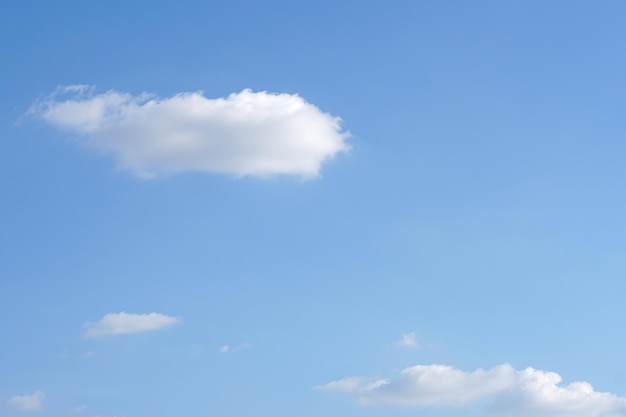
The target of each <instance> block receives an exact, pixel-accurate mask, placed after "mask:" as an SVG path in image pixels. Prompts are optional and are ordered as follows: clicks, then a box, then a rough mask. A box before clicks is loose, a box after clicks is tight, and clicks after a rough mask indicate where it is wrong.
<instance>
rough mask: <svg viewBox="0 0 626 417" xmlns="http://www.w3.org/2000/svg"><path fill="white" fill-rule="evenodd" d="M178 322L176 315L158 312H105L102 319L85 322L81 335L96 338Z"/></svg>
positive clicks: (157, 327)
mask: <svg viewBox="0 0 626 417" xmlns="http://www.w3.org/2000/svg"><path fill="white" fill-rule="evenodd" d="M180 322H181V320H180V319H179V318H178V317H171V316H166V315H165V314H160V313H149V314H129V313H125V312H123V311H122V312H121V313H109V314H106V315H105V316H104V317H103V318H102V320H99V321H96V322H87V323H85V324H84V325H83V327H84V329H85V331H84V333H83V336H84V337H88V338H96V337H104V336H115V335H122V334H130V333H140V332H147V331H151V330H158V329H162V328H165V327H170V326H173V325H175V324H178V323H180Z"/></svg>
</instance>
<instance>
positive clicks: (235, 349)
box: [220, 342, 252, 353]
mask: <svg viewBox="0 0 626 417" xmlns="http://www.w3.org/2000/svg"><path fill="white" fill-rule="evenodd" d="M251 347H252V345H251V344H250V343H248V342H243V343H241V344H239V345H237V346H230V345H222V346H220V352H221V353H229V352H239V351H242V350H246V349H250V348H251Z"/></svg>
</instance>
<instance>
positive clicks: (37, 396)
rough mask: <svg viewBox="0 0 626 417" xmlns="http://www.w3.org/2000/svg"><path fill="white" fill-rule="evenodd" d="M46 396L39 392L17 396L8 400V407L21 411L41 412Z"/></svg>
mask: <svg viewBox="0 0 626 417" xmlns="http://www.w3.org/2000/svg"><path fill="white" fill-rule="evenodd" d="M45 399H46V395H45V394H44V393H43V392H41V391H37V392H35V393H33V394H26V395H16V396H15V397H11V398H9V399H8V400H7V405H9V406H10V407H13V408H15V409H17V410H20V411H39V410H43V408H44V407H43V402H44V400H45Z"/></svg>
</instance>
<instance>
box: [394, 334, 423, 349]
mask: <svg viewBox="0 0 626 417" xmlns="http://www.w3.org/2000/svg"><path fill="white" fill-rule="evenodd" d="M393 344H394V345H395V346H399V347H404V348H413V349H417V348H419V347H420V344H419V343H418V342H417V338H416V336H415V332H411V333H405V334H403V335H402V337H401V338H400V340H397V341H395V342H394V343H393Z"/></svg>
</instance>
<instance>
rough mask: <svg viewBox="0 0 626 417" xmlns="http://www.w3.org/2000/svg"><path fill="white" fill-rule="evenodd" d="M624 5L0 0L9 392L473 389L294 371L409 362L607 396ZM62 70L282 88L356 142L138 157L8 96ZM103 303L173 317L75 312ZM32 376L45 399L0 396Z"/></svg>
mask: <svg viewBox="0 0 626 417" xmlns="http://www.w3.org/2000/svg"><path fill="white" fill-rule="evenodd" d="M625 21H626V3H624V2H622V1H601V2H594V3H591V2H583V1H550V2H543V1H474V2H461V1H441V2H433V1H431V2H427V1H419V2H410V1H391V2H374V1H366V2H361V3H357V2H348V1H340V2H330V1H319V2H310V3H309V4H306V5H305V4H302V3H301V2H287V1H266V2H253V1H245V0H238V1H229V2H213V1H182V2H167V1H151V2H147V1H145V2H144V1H132V2H121V1H108V2H79V1H63V0H61V1H57V2H48V1H23V2H5V4H3V5H1V6H0V51H1V54H2V60H1V62H2V64H1V65H0V195H2V199H1V204H0V214H1V216H0V334H1V335H2V337H1V340H0V415H2V416H7V417H18V416H23V415H37V416H41V417H62V416H70V415H84V416H89V417H96V416H100V417H114V416H117V417H173V416H185V417H206V416H237V417H240V416H272V417H295V416H297V417H309V416H310V417H313V416H329V417H330V416H342V417H356V416H358V417H378V416H385V417H393V416H424V415H427V416H432V417H444V416H476V417H480V416H487V415H491V414H489V413H488V412H487V411H485V408H484V407H483V405H482V403H480V402H479V403H472V404H470V405H468V406H459V407H445V406H444V407H434V408H433V407H415V408H402V407H394V406H383V405H380V406H364V405H360V404H359V403H358V400H357V399H356V398H355V397H354V396H353V395H350V394H346V393H336V392H322V391H320V390H314V389H313V387H314V386H317V385H321V384H326V383H328V382H330V381H336V380H340V379H342V378H346V377H350V376H359V377H378V378H381V377H384V378H390V377H392V376H393V375H395V374H396V373H397V372H398V371H399V370H401V369H403V368H406V367H409V366H413V365H418V364H423V365H429V364H446V365H450V366H454V367H457V368H459V369H462V370H465V371H473V370H475V369H476V368H484V369H490V368H492V367H494V366H496V365H499V364H502V363H509V364H511V365H512V366H513V367H514V368H515V369H524V368H526V367H534V368H536V369H540V370H546V371H553V372H557V373H559V374H560V375H561V376H562V377H563V380H564V382H565V383H570V382H573V381H588V382H590V383H591V384H592V385H593V386H594V388H595V389H596V390H597V391H602V392H612V393H614V394H616V395H618V396H625V395H626V385H625V384H626V357H625V355H624V352H625V351H626V335H625V333H624V331H623V329H622V327H623V326H622V323H623V318H624V316H625V314H626V303H624V295H625V294H626V280H625V279H624V276H625V273H626V217H625V216H624V213H625V211H626V193H624V178H625V177H626V164H624V162H623V161H624V159H625V157H626V145H625V143H626V142H625V139H626V125H625V124H624V110H625V109H626V42H625V39H626V25H624V22H625ZM74 84H87V85H93V86H95V88H96V91H98V92H106V91H108V90H112V89H113V90H117V91H123V92H129V93H131V94H135V95H136V94H141V93H142V92H149V93H153V94H156V95H157V96H160V97H170V96H172V95H175V94H177V93H180V92H193V91H203V92H204V94H205V96H206V97H210V98H217V97H224V96H227V95H228V94H230V93H233V92H240V91H242V90H243V89H245V88H250V89H252V90H253V91H269V92H274V93H289V94H296V93H297V94H299V95H300V96H302V97H303V98H304V99H306V100H307V101H308V102H309V103H312V104H314V105H316V106H318V107H319V108H320V109H321V110H322V111H324V112H328V113H330V114H331V115H333V116H338V117H341V118H342V120H343V127H344V128H345V129H346V130H348V131H350V132H351V134H352V137H351V138H350V139H349V140H348V143H349V144H350V145H351V151H350V152H349V153H348V154H339V155H337V156H336V157H335V158H333V159H332V160H330V161H328V162H327V163H325V164H324V165H323V167H322V170H321V176H320V177H319V178H316V179H312V180H308V181H303V180H301V179H299V178H291V177H289V176H277V177H271V178H254V177H252V178H250V177H247V178H235V177H233V176H229V175H219V174H210V173H180V174H176V175H171V176H166V177H163V178H156V179H152V180H144V179H140V178H137V177H135V176H133V175H132V174H131V173H129V172H127V171H123V170H119V169H116V167H115V161H114V160H113V159H112V158H111V157H107V156H102V155H101V154H99V153H98V152H95V151H94V150H93V149H89V148H87V147H84V146H81V145H80V141H79V140H78V139H77V138H76V137H75V136H74V135H72V134H70V133H68V132H67V131H64V130H59V129H55V128H54V127H51V126H49V125H47V124H45V123H43V122H42V121H41V120H38V119H37V118H35V117H31V116H28V115H26V113H27V112H28V110H29V108H30V107H31V105H32V104H33V103H34V102H35V101H36V100H37V99H38V98H41V97H45V96H47V95H49V94H50V93H51V92H53V91H54V90H55V88H57V86H59V85H74ZM121 311H126V312H128V313H135V314H146V313H151V312H158V313H162V314H166V315H170V316H174V317H180V318H181V320H182V322H181V323H180V324H178V325H175V326H172V327H170V328H167V329H161V330H158V331H153V332H145V333H140V334H129V335H120V336H111V337H106V338H97V339H88V338H84V337H82V334H83V324H84V323H86V322H90V321H91V322H93V321H97V320H100V319H102V317H103V316H104V315H105V314H107V313H119V312H121ZM410 332H415V335H416V338H417V340H418V342H419V344H420V348H417V349H406V348H405V349H402V348H401V347H398V346H394V342H395V341H397V340H399V339H401V337H402V335H403V334H406V333H410ZM243 343H248V344H249V345H250V346H249V347H248V348H246V349H241V350H238V351H231V352H228V353H221V352H220V347H221V346H223V345H225V344H228V345H229V346H231V347H236V346H239V345H241V344H243ZM37 391H42V392H44V393H45V396H46V398H45V402H44V408H45V409H44V410H42V411H33V412H26V411H20V410H17V409H15V408H12V407H10V406H9V404H8V403H7V400H8V399H10V398H12V397H15V396H21V395H27V394H28V395H30V394H33V393H34V392H37ZM485 401H488V399H487V400H485ZM77 406H86V407H87V408H86V409H85V410H83V411H81V412H72V411H69V410H70V409H71V408H72V407H77Z"/></svg>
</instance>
